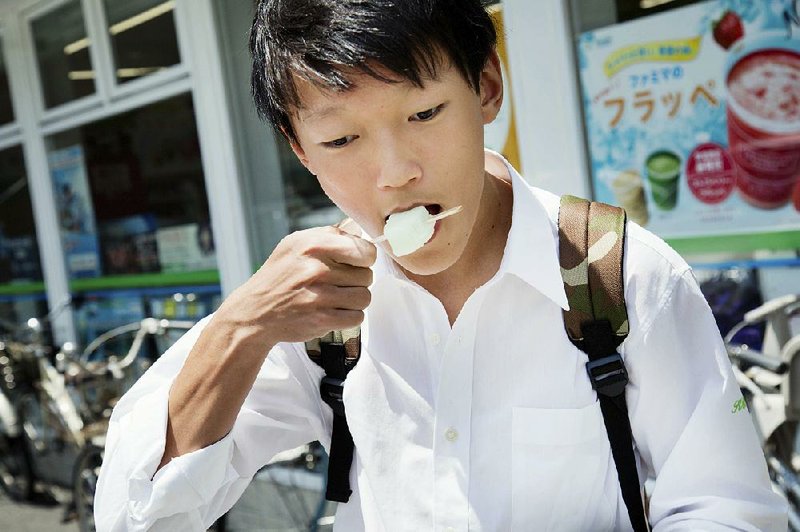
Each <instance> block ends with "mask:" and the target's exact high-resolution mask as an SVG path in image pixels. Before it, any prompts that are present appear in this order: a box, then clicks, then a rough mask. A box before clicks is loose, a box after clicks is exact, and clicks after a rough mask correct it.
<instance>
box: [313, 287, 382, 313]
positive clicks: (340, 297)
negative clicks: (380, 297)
mask: <svg viewBox="0 0 800 532" xmlns="http://www.w3.org/2000/svg"><path fill="white" fill-rule="evenodd" d="M315 291H316V293H317V297H318V298H319V299H318V304H319V305H320V306H322V307H328V308H331V309H337V310H339V309H341V310H364V309H365V308H367V307H368V306H369V303H370V301H371V300H372V294H371V293H370V291H369V289H367V288H364V287H351V286H345V287H343V286H333V285H324V286H319V287H315Z"/></svg>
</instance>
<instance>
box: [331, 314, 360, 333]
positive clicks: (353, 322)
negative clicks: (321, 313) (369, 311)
mask: <svg viewBox="0 0 800 532" xmlns="http://www.w3.org/2000/svg"><path fill="white" fill-rule="evenodd" d="M325 321H326V323H327V324H328V325H327V327H326V329H327V330H330V331H338V330H341V329H349V328H351V327H356V326H358V325H361V323H362V322H363V321H364V312H363V311H361V310H346V309H336V310H331V311H329V313H328V315H327V317H326V320H325Z"/></svg>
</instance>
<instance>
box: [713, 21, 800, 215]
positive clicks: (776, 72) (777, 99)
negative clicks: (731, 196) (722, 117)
mask: <svg viewBox="0 0 800 532" xmlns="http://www.w3.org/2000/svg"><path fill="white" fill-rule="evenodd" d="M756 46H757V48H756ZM728 64H729V70H728V74H727V77H726V84H727V87H728V108H727V114H728V145H729V149H730V152H731V155H732V156H733V160H734V162H735V164H736V167H737V178H736V184H737V186H738V188H739V193H740V194H741V196H742V198H743V199H744V200H745V201H747V202H748V203H750V204H751V205H753V206H754V207H758V208H761V209H775V208H778V207H782V206H783V205H785V204H786V203H787V202H788V201H789V199H790V198H791V194H792V188H793V187H794V185H795V183H796V182H797V180H798V178H800V41H798V40H790V39H787V38H786V36H785V35H782V36H780V37H778V36H774V37H767V38H762V39H759V40H758V41H755V42H752V43H750V44H749V45H748V44H745V45H744V46H742V47H739V48H738V49H736V51H735V52H734V53H732V54H731V57H730V59H729V61H728Z"/></svg>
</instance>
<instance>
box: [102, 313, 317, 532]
mask: <svg viewBox="0 0 800 532" xmlns="http://www.w3.org/2000/svg"><path fill="white" fill-rule="evenodd" d="M209 320H210V316H209V317H208V318H206V319H204V320H202V321H201V322H200V323H198V324H197V325H196V326H195V327H194V328H192V329H191V330H190V331H188V332H187V333H186V334H185V335H184V336H183V337H181V338H180V339H179V340H178V342H176V343H175V344H174V345H173V346H172V347H171V348H170V349H169V350H167V352H166V353H164V355H162V356H161V357H160V358H159V359H158V361H156V363H155V364H153V366H152V367H151V368H150V369H149V370H148V371H147V372H146V373H145V374H144V375H143V376H142V378H140V379H139V380H138V381H137V382H136V384H135V385H134V386H133V387H132V388H131V389H130V390H129V391H128V392H127V393H126V394H125V395H124V396H123V397H122V398H121V399H120V401H119V403H118V404H117V405H116V407H115V408H114V411H113V413H112V415H111V420H110V424H109V429H108V434H107V437H106V447H105V455H104V458H103V465H102V467H101V470H100V476H99V479H98V484H97V490H96V494H95V522H96V525H97V530H98V531H103V532H104V531H122V530H125V531H132V530H154V531H157V530H164V531H167V530H169V531H170V532H173V531H181V530H205V529H207V528H208V527H209V526H210V525H211V524H212V523H213V522H214V521H215V520H216V519H217V518H218V517H219V516H220V515H222V514H223V513H225V512H226V511H227V510H228V509H230V507H231V506H233V504H234V503H235V502H236V500H238V498H239V497H240V496H241V494H242V493H243V492H244V490H245V488H246V487H247V485H248V484H249V483H250V480H251V479H252V477H253V475H255V473H256V472H257V471H258V469H259V468H260V467H261V466H263V465H264V464H266V463H267V462H268V461H269V460H270V459H271V458H272V457H273V456H274V455H276V454H277V453H278V452H281V451H284V450H287V449H292V448H294V447H297V446H299V445H302V444H305V443H307V442H309V441H313V440H320V441H322V442H323V443H324V444H326V445H327V444H328V442H327V440H329V439H330V436H326V435H327V434H329V427H330V424H331V420H330V419H329V418H330V413H329V412H324V410H323V409H322V407H321V401H320V399H319V392H318V382H319V378H320V377H321V374H322V373H321V372H322V370H319V372H317V371H315V368H316V367H315V366H314V367H311V366H312V365H311V363H310V362H308V360H307V357H306V355H305V350H304V349H303V348H302V346H301V345H300V344H279V345H278V346H276V347H275V348H274V349H273V350H272V351H271V352H270V353H269V355H268V356H267V358H266V361H265V362H264V365H263V366H262V368H261V369H260V371H259V374H258V376H257V378H256V381H255V383H254V385H253V387H252V388H251V390H250V392H249V394H248V396H247V398H246V399H245V402H244V404H243V406H242V409H241V410H240V412H239V414H238V416H237V418H236V421H235V423H234V425H233V428H232V429H231V431H230V432H229V433H228V434H227V435H226V436H225V437H224V438H222V439H221V440H219V441H218V442H216V443H214V444H212V445H209V446H208V447H205V448H203V449H199V450H197V451H194V452H191V453H188V454H185V455H183V456H180V457H177V458H174V459H173V460H172V461H170V462H169V463H168V464H167V465H165V466H164V467H162V468H161V469H160V470H158V472H156V468H157V467H158V464H159V463H160V461H161V457H162V455H163V453H164V447H165V440H166V427H167V412H168V399H169V391H170V387H171V386H172V382H173V381H174V379H175V377H176V376H177V374H178V372H179V371H180V369H181V367H182V366H183V363H184V362H185V360H186V357H187V355H188V354H189V351H191V349H192V347H193V346H194V344H195V342H196V341H197V338H198V337H199V336H200V332H201V331H202V330H203V328H204V327H205V326H206V325H207V324H208V321H209ZM198 422H201V420H198ZM326 439H327V440H326Z"/></svg>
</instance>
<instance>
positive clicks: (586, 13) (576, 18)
mask: <svg viewBox="0 0 800 532" xmlns="http://www.w3.org/2000/svg"><path fill="white" fill-rule="evenodd" d="M571 1H572V13H573V16H572V19H573V31H574V33H575V34H576V35H579V34H581V33H583V32H585V31H589V30H593V29H597V28H602V27H604V26H611V25H613V24H616V23H618V22H625V21H627V20H633V19H637V18H640V17H646V16H648V15H654V14H656V13H662V12H664V11H669V10H670V9H676V8H678V7H683V6H687V5H690V4H696V3H697V2H699V1H701V0H571Z"/></svg>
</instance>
